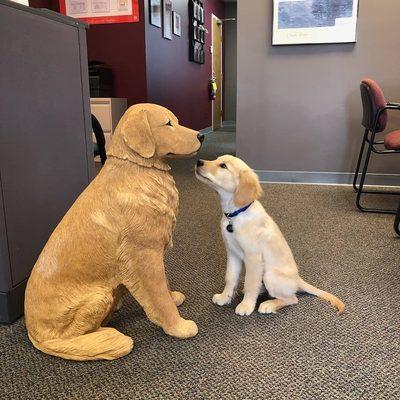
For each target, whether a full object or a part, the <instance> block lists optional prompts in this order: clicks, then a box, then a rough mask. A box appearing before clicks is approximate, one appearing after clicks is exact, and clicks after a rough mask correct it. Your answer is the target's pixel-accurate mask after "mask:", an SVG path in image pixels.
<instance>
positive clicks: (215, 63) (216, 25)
mask: <svg viewBox="0 0 400 400" xmlns="http://www.w3.org/2000/svg"><path fill="white" fill-rule="evenodd" d="M211 18H212V77H213V78H214V79H215V82H216V84H217V94H216V97H215V100H213V105H212V128H213V131H217V130H219V129H221V127H222V113H223V109H222V98H223V93H222V86H223V73H222V41H223V35H222V21H221V20H220V19H219V18H218V17H216V16H215V15H214V14H212V16H211Z"/></svg>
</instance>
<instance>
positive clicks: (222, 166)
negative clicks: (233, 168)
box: [219, 163, 227, 169]
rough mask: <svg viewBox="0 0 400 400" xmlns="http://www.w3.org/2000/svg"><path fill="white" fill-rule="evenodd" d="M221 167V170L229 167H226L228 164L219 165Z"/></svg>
mask: <svg viewBox="0 0 400 400" xmlns="http://www.w3.org/2000/svg"><path fill="white" fill-rule="evenodd" d="M219 166H220V167H221V168H225V169H226V168H227V166H226V164H225V163H221V164H219Z"/></svg>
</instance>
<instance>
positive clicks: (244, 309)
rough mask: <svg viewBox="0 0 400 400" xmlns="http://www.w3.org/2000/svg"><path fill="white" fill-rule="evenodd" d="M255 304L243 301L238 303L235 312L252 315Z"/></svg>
mask: <svg viewBox="0 0 400 400" xmlns="http://www.w3.org/2000/svg"><path fill="white" fill-rule="evenodd" d="M254 307H255V305H254V304H253V303H249V302H245V301H242V302H241V303H240V304H238V305H237V307H236V309H235V313H236V314H239V315H250V314H251V313H252V312H253V311H254Z"/></svg>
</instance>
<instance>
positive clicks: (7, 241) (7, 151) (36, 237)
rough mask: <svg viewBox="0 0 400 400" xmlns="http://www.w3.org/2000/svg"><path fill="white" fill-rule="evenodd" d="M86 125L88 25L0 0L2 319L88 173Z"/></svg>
mask: <svg viewBox="0 0 400 400" xmlns="http://www.w3.org/2000/svg"><path fill="white" fill-rule="evenodd" d="M91 132H92V131H91V121H90V98H89V83H88V70H87V51H86V25H85V24H82V23H80V22H78V21H76V20H75V19H72V18H68V17H64V16H62V15H60V14H57V13H54V12H51V11H48V10H38V9H31V8H29V7H25V6H21V5H19V4H16V3H12V2H9V1H6V0H0V322H12V321H13V320H15V319H16V318H18V317H19V316H21V315H22V313H23V296H24V289H25V285H26V281H27V278H28V277H29V274H30V271H31V269H32V267H33V265H34V263H35V261H36V258H37V256H38V255H39V253H40V251H41V249H42V247H43V246H44V244H45V243H46V241H47V239H48V237H49V235H50V234H51V232H52V231H53V229H54V228H55V226H56V225H57V224H58V222H59V221H60V220H61V218H62V216H63V215H64V214H65V212H66V211H67V209H68V208H69V207H70V206H71V204H72V203H73V202H74V200H75V199H76V198H77V196H78V195H79V194H80V193H81V192H82V190H83V189H84V188H85V187H86V186H87V185H88V183H89V182H90V180H91V179H92V178H93V176H94V161H93V144H92V137H91V136H92V133H91ZM88 245H89V244H88Z"/></svg>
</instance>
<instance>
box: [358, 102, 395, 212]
mask: <svg viewBox="0 0 400 400" xmlns="http://www.w3.org/2000/svg"><path fill="white" fill-rule="evenodd" d="M386 110H397V111H400V104H398V103H387V104H386V106H385V107H381V108H380V109H378V111H377V113H376V116H375V118H374V123H373V127H372V130H370V129H369V128H365V132H364V137H363V140H362V143H361V148H360V154H359V156H358V161H357V167H356V171H355V173H354V180H353V188H354V190H355V191H356V192H357V197H356V205H357V208H358V209H359V210H360V211H363V212H371V213H378V214H396V210H387V209H379V208H368V207H364V206H363V205H362V204H361V196H362V195H363V194H380V195H400V191H381V190H364V184H365V178H366V176H367V170H368V165H369V161H370V158H371V154H372V153H375V154H396V153H400V150H387V149H384V148H382V146H383V144H384V141H383V140H375V137H376V135H377V133H379V132H377V130H378V123H379V117H380V116H381V114H382V113H383V112H384V111H386ZM367 144H368V149H367V153H366V156H365V160H364V165H363V167H362V171H361V178H360V181H359V183H358V184H357V181H358V178H359V176H360V167H361V162H362V159H363V155H364V151H365V147H366V145H367Z"/></svg>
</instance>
